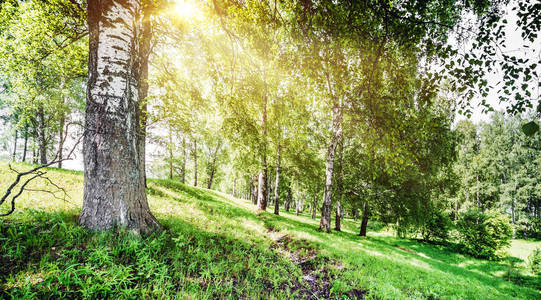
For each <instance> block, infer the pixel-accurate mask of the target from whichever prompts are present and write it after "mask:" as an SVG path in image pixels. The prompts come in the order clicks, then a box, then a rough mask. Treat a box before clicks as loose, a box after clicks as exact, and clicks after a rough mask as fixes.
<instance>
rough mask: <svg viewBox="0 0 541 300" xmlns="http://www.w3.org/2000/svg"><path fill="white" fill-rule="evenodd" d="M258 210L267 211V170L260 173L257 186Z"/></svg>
mask: <svg viewBox="0 0 541 300" xmlns="http://www.w3.org/2000/svg"><path fill="white" fill-rule="evenodd" d="M257 208H259V209H260V210H266V209H267V168H264V169H262V170H261V171H259V176H258V184H257Z"/></svg>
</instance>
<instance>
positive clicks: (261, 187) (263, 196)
mask: <svg viewBox="0 0 541 300" xmlns="http://www.w3.org/2000/svg"><path fill="white" fill-rule="evenodd" d="M261 125H262V127H263V134H262V139H263V142H262V147H261V169H260V171H259V182H258V188H257V208H259V209H260V210H266V209H267V200H268V198H267V96H266V95H265V96H264V99H263V115H262V117H261Z"/></svg>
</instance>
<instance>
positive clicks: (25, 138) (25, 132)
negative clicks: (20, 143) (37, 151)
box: [22, 126, 28, 162]
mask: <svg viewBox="0 0 541 300" xmlns="http://www.w3.org/2000/svg"><path fill="white" fill-rule="evenodd" d="M27 151H28V126H26V127H25V129H24V148H23V159H22V162H26V152H27Z"/></svg>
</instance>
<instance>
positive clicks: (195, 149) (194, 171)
mask: <svg viewBox="0 0 541 300" xmlns="http://www.w3.org/2000/svg"><path fill="white" fill-rule="evenodd" d="M192 155H193V176H194V177H193V186H197V139H193V149H192Z"/></svg>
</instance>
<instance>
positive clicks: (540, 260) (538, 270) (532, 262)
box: [528, 248, 541, 275]
mask: <svg viewBox="0 0 541 300" xmlns="http://www.w3.org/2000/svg"><path fill="white" fill-rule="evenodd" d="M528 264H529V266H530V269H531V270H532V272H533V273H534V274H538V275H541V248H537V249H535V250H534V251H533V252H532V254H530V256H528Z"/></svg>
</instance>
